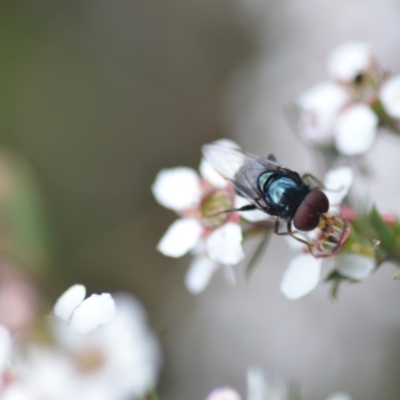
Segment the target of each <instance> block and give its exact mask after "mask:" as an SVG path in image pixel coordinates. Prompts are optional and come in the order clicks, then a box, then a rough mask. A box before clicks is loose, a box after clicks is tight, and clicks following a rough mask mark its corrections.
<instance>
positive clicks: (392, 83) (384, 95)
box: [380, 75, 400, 118]
mask: <svg viewBox="0 0 400 400" xmlns="http://www.w3.org/2000/svg"><path fill="white" fill-rule="evenodd" d="M380 99H381V102H382V105H383V108H384V109H385V111H386V112H387V114H388V115H390V116H391V117H393V118H400V75H397V76H394V77H392V78H390V79H389V80H387V81H386V82H385V83H384V84H383V86H382V88H381V91H380Z"/></svg>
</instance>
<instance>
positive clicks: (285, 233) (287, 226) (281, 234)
mask: <svg viewBox="0 0 400 400" xmlns="http://www.w3.org/2000/svg"><path fill="white" fill-rule="evenodd" d="M279 227H280V224H279V219H277V220H276V221H275V228H274V233H275V234H277V235H280V236H283V235H290V236H291V237H292V238H293V239H296V240H297V241H298V242H300V243H303V244H305V245H306V246H307V248H308V250H309V251H310V253H311V254H312V255H313V256H314V257H316V255H315V254H314V249H313V247H312V246H311V243H310V242H309V241H307V240H305V239H302V238H300V237H298V236H296V235H295V233H296V232H293V231H292V222H291V221H287V225H286V228H287V230H286V232H279Z"/></svg>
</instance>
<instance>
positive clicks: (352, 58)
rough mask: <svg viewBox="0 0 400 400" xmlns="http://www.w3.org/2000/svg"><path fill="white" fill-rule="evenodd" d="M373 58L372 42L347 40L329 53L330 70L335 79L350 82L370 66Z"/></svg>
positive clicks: (328, 65) (328, 64)
mask: <svg viewBox="0 0 400 400" xmlns="http://www.w3.org/2000/svg"><path fill="white" fill-rule="evenodd" d="M372 58H373V51H372V48H371V45H370V44H368V43H363V42H346V43H343V44H341V45H340V46H338V47H336V48H335V49H333V50H332V51H331V53H330V54H329V56H328V62H327V68H328V72H329V74H330V75H331V77H332V78H333V79H335V80H339V81H344V82H350V81H353V80H354V79H355V78H356V76H357V75H359V74H363V73H364V72H365V71H366V70H367V69H368V68H369V67H370V65H371V61H372Z"/></svg>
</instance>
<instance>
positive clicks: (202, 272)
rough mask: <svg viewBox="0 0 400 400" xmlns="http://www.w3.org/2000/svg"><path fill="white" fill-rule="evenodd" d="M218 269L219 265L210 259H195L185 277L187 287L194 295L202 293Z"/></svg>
mask: <svg viewBox="0 0 400 400" xmlns="http://www.w3.org/2000/svg"><path fill="white" fill-rule="evenodd" d="M218 268H219V265H218V263H216V262H215V261H212V260H210V259H209V258H208V257H196V258H194V259H193V261H192V263H191V264H190V266H189V270H188V272H187V273H186V276H185V284H186V287H187V288H188V290H189V291H190V292H191V293H193V294H197V293H200V292H202V291H203V290H204V289H205V288H206V287H207V285H208V283H209V282H210V280H211V278H212V276H213V275H214V272H215V271H216V270H217V269H218Z"/></svg>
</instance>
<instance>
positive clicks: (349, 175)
mask: <svg viewBox="0 0 400 400" xmlns="http://www.w3.org/2000/svg"><path fill="white" fill-rule="evenodd" d="M352 183H353V171H352V170H351V168H350V167H338V168H335V169H331V170H330V171H328V172H327V174H326V175H325V179H324V186H325V188H326V190H324V192H325V194H326V196H327V197H328V200H329V204H331V205H332V204H340V203H341V201H342V200H343V198H344V197H345V196H346V195H347V193H348V191H349V188H350V186H351V184H352Z"/></svg>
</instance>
